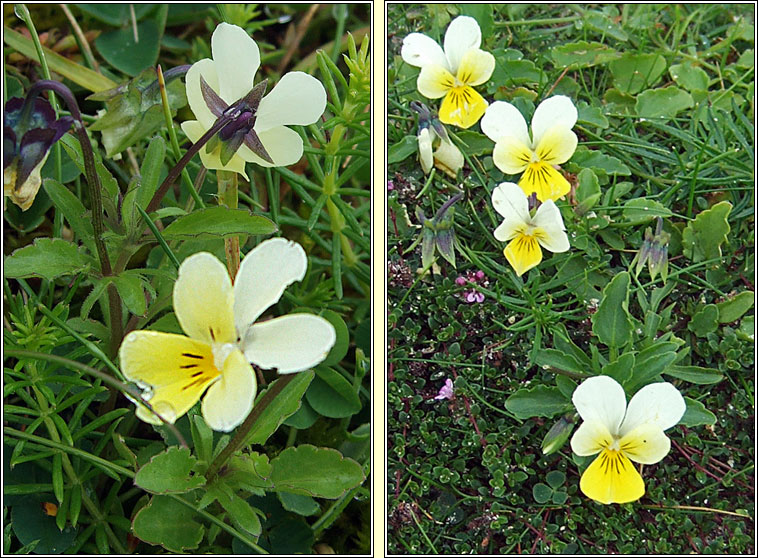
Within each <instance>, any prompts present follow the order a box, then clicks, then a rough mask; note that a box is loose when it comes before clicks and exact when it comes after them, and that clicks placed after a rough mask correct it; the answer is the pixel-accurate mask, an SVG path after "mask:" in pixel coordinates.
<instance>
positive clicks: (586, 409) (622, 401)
mask: <svg viewBox="0 0 758 558" xmlns="http://www.w3.org/2000/svg"><path fill="white" fill-rule="evenodd" d="M571 400H572V401H573V402H574V406H575V407H576V410H577V412H578V413H579V416H581V417H582V420H584V421H589V422H592V421H594V422H599V423H602V424H604V425H605V427H606V428H607V429H608V431H609V432H610V433H611V434H612V435H616V434H618V430H619V425H620V424H621V421H622V420H624V413H625V412H626V396H625V395H624V388H622V387H621V384H619V383H618V382H617V381H616V380H614V379H613V378H611V377H610V376H593V377H592V378H587V379H586V380H584V381H583V382H582V383H581V384H579V386H578V387H577V388H576V389H575V390H574V395H573V396H572V398H571Z"/></svg>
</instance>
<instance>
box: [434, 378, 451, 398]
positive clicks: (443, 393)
mask: <svg viewBox="0 0 758 558" xmlns="http://www.w3.org/2000/svg"><path fill="white" fill-rule="evenodd" d="M454 397H455V395H454V394H453V380H451V379H450V378H448V379H447V380H445V385H444V386H442V387H441V388H440V392H439V393H438V394H437V395H436V396H435V397H434V398H435V399H453V398H454Z"/></svg>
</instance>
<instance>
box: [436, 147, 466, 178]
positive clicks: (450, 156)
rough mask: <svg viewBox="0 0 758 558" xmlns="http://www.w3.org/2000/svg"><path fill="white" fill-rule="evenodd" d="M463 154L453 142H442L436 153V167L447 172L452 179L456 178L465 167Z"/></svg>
mask: <svg viewBox="0 0 758 558" xmlns="http://www.w3.org/2000/svg"><path fill="white" fill-rule="evenodd" d="M463 162H464V159H463V153H461V150H460V149H458V148H457V147H456V146H455V145H454V144H453V142H451V141H447V140H442V141H440V145H439V147H438V148H437V149H436V150H435V151H434V164H435V166H436V167H437V168H438V169H440V170H442V171H443V172H445V173H446V174H447V175H448V176H450V177H451V178H455V177H456V175H457V174H458V171H459V170H461V167H463Z"/></svg>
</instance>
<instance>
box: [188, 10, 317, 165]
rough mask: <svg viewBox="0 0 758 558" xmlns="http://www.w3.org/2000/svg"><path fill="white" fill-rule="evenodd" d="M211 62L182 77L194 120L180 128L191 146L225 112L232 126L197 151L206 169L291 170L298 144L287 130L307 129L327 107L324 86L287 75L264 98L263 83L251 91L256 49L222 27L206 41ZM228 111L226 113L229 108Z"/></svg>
mask: <svg viewBox="0 0 758 558" xmlns="http://www.w3.org/2000/svg"><path fill="white" fill-rule="evenodd" d="M211 53H212V56H213V59H212V60H211V59H210V58H205V59H203V60H200V61H199V62H195V63H194V64H193V65H192V67H191V68H190V69H189V71H188V72H187V101H188V102H189V105H190V108H191V109H192V112H193V113H194V114H195V118H197V120H190V121H187V122H183V123H182V130H184V133H186V134H187V137H188V138H189V139H190V140H191V141H192V142H193V143H194V142H196V141H197V140H199V139H200V138H201V137H202V136H203V134H205V133H206V132H207V131H208V130H209V129H210V128H211V127H212V126H213V124H214V123H215V122H216V120H217V119H218V118H219V117H220V116H221V115H222V114H225V113H226V111H228V110H234V111H236V113H238V114H236V116H235V119H234V120H233V121H231V122H230V123H229V124H227V125H226V126H225V127H224V128H222V129H221V131H220V132H219V133H218V134H217V135H216V136H215V137H214V138H213V139H212V140H211V141H209V142H208V144H206V145H205V146H204V147H203V148H202V149H200V159H201V160H202V162H203V165H204V166H205V167H206V168H208V169H220V170H228V171H233V172H236V173H239V174H241V175H242V176H244V177H245V179H247V174H245V163H246V162H252V163H257V164H259V165H261V166H263V167H280V166H286V165H291V164H293V163H296V162H297V161H298V160H300V157H301V156H302V154H303V140H302V139H301V137H300V135H299V134H298V133H297V132H295V131H294V130H292V129H290V128H287V125H301V126H307V125H308V124H313V123H314V122H316V121H317V120H318V119H319V118H320V117H321V115H322V114H323V113H324V109H325V108H326V91H325V90H324V86H323V85H322V84H321V82H320V81H318V80H317V79H316V78H314V77H313V76H311V75H309V74H306V73H304V72H289V73H287V74H285V75H284V76H282V79H280V80H279V83H277V84H276V86H274V88H273V89H272V90H271V92H269V93H268V94H267V95H265V96H264V94H265V91H266V87H267V82H266V81H265V80H264V81H262V82H260V83H258V84H257V85H256V86H255V87H253V80H254V78H255V73H256V72H257V71H258V67H259V66H260V61H261V57H260V52H259V50H258V45H257V44H256V43H255V41H254V40H253V39H251V38H250V37H249V36H248V34H247V33H246V32H245V30H244V29H242V28H241V27H237V26H236V25H230V24H228V23H221V24H219V25H218V27H216V30H215V31H214V32H213V35H212V36H211ZM230 107H231V108H230Z"/></svg>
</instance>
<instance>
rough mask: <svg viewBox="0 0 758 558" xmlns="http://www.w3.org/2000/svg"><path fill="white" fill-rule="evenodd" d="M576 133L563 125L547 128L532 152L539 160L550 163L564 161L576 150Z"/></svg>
mask: <svg viewBox="0 0 758 558" xmlns="http://www.w3.org/2000/svg"><path fill="white" fill-rule="evenodd" d="M577 143H578V140H577V138H576V134H575V133H574V132H572V131H571V130H570V129H568V128H566V127H564V126H561V125H559V126H553V127H552V128H549V129H548V130H547V131H546V132H545V133H544V134H543V135H542V138H541V139H540V142H539V143H538V144H537V147H536V148H535V149H534V152H535V153H536V154H537V158H538V159H539V160H540V161H543V162H545V163H549V164H550V165H560V164H562V163H565V162H566V161H568V160H569V159H571V156H572V155H573V154H574V151H576V145H577Z"/></svg>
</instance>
